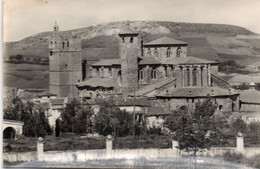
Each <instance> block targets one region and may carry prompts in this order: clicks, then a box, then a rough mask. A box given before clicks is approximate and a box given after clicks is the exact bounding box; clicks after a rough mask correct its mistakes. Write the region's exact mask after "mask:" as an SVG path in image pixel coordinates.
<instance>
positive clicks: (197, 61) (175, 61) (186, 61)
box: [163, 56, 218, 65]
mask: <svg viewBox="0 0 260 169" xmlns="http://www.w3.org/2000/svg"><path fill="white" fill-rule="evenodd" d="M208 63H218V62H216V61H212V60H206V59H201V58H195V57H192V56H188V57H176V58H172V59H169V60H167V61H165V62H164V63H163V64H167V65H178V64H208Z"/></svg>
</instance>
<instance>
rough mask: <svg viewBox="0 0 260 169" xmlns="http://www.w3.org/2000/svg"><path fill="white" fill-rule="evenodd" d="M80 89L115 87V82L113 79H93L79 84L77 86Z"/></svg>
mask: <svg viewBox="0 0 260 169" xmlns="http://www.w3.org/2000/svg"><path fill="white" fill-rule="evenodd" d="M76 85H77V86H78V87H84V86H89V87H107V88H109V87H114V86H115V82H114V80H113V79H112V78H100V77H92V78H90V79H87V80H85V81H83V82H79V83H77V84H76Z"/></svg>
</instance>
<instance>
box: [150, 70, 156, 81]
mask: <svg viewBox="0 0 260 169" xmlns="http://www.w3.org/2000/svg"><path fill="white" fill-rule="evenodd" d="M151 78H152V79H156V69H153V70H152V72H151Z"/></svg>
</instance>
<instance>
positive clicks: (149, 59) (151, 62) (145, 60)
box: [138, 57, 161, 65]
mask: <svg viewBox="0 0 260 169" xmlns="http://www.w3.org/2000/svg"><path fill="white" fill-rule="evenodd" d="M139 58H140V59H141V61H140V62H139V63H138V64H139V65H148V64H149V65H157V64H161V63H160V62H159V61H158V60H156V59H155V58H153V57H139Z"/></svg>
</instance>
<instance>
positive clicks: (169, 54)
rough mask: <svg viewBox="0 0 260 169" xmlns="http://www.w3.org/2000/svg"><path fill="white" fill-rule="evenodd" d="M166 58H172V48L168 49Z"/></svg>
mask: <svg viewBox="0 0 260 169" xmlns="http://www.w3.org/2000/svg"><path fill="white" fill-rule="evenodd" d="M166 56H167V58H170V57H171V48H168V49H167V52H166Z"/></svg>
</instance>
